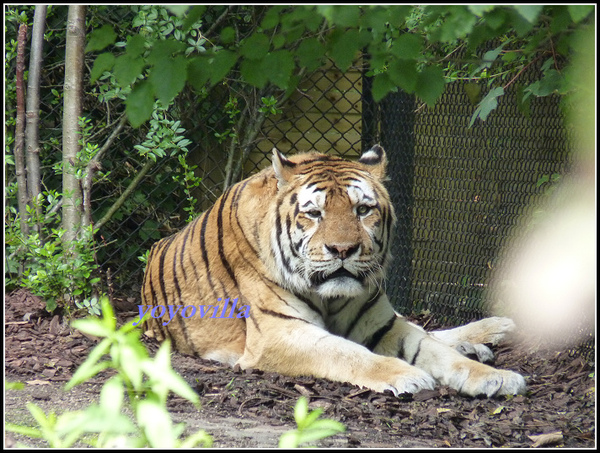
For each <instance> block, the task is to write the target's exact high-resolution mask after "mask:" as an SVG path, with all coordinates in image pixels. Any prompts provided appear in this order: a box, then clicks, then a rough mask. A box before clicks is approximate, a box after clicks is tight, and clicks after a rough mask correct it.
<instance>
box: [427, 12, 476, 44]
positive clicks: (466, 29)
mask: <svg viewBox="0 0 600 453" xmlns="http://www.w3.org/2000/svg"><path fill="white" fill-rule="evenodd" d="M446 9H447V10H448V11H449V12H450V15H448V17H446V19H445V20H444V22H443V23H442V24H441V26H439V27H437V29H434V30H433V32H432V37H433V38H434V39H438V40H439V41H442V42H454V41H456V40H457V39H461V38H464V37H465V36H467V35H468V34H469V33H470V32H471V30H473V27H474V26H475V24H476V23H477V16H475V15H474V14H473V13H471V12H470V11H469V9H468V8H467V7H466V6H462V5H452V6H447V7H446Z"/></svg>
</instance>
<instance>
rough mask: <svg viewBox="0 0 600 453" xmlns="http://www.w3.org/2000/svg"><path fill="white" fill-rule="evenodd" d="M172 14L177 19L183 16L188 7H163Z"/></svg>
mask: <svg viewBox="0 0 600 453" xmlns="http://www.w3.org/2000/svg"><path fill="white" fill-rule="evenodd" d="M165 8H167V9H168V10H169V11H170V12H171V13H172V14H175V15H176V16H177V17H181V16H183V15H184V14H185V13H187V12H188V10H189V9H190V6H189V5H165Z"/></svg>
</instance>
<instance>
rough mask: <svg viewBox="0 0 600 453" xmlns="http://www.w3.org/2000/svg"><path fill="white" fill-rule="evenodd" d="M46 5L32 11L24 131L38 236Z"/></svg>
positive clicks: (29, 187) (28, 178) (29, 185)
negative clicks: (41, 82)
mask: <svg viewBox="0 0 600 453" xmlns="http://www.w3.org/2000/svg"><path fill="white" fill-rule="evenodd" d="M46 10H47V6H46V5H39V6H36V7H35V16H34V19H33V32H32V35H31V53H30V57H29V79H28V83H27V112H26V129H25V153H26V156H27V190H28V194H29V199H30V200H32V201H34V203H33V206H34V207H35V209H36V212H37V216H36V218H37V225H36V229H37V232H38V233H39V232H41V225H40V221H41V220H40V219H41V217H42V213H41V201H40V200H38V199H37V198H38V195H39V194H40V193H41V192H42V188H41V186H42V183H41V175H40V143H39V119H40V72H41V68H42V50H43V47H44V26H45V21H46Z"/></svg>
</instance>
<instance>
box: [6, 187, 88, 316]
mask: <svg viewBox="0 0 600 453" xmlns="http://www.w3.org/2000/svg"><path fill="white" fill-rule="evenodd" d="M13 189H14V185H11V186H9V188H8V191H7V192H8V193H9V194H10V193H12V191H13ZM59 199H60V197H59V195H58V194H56V193H55V192H44V193H43V199H42V197H40V199H38V200H34V203H33V204H32V205H30V206H28V207H27V210H28V213H29V218H28V224H29V226H30V229H31V231H34V227H35V226H36V225H41V226H42V230H41V231H40V232H33V233H31V234H29V235H24V234H22V232H21V228H20V222H19V213H18V212H17V209H16V208H15V207H14V206H9V207H8V210H7V217H6V229H5V234H6V238H5V240H6V252H7V255H6V256H7V259H6V272H7V275H6V278H5V281H6V284H7V286H8V287H10V286H13V285H19V286H23V287H25V288H28V289H30V290H31V291H32V292H33V293H34V294H36V295H38V296H40V297H42V298H43V299H44V300H45V301H46V310H48V311H49V312H52V311H54V309H55V308H56V307H57V306H64V307H66V308H67V309H69V302H70V301H77V303H79V302H80V301H82V300H83V299H86V298H87V297H89V296H90V295H91V293H92V291H93V288H94V285H96V284H97V283H98V282H99V280H100V279H99V278H97V277H95V278H92V273H93V272H94V271H95V270H96V269H97V267H98V266H97V265H96V263H95V256H94V245H93V244H94V241H93V239H92V229H91V228H87V229H85V230H84V231H83V234H82V235H81V236H80V237H79V238H78V240H77V241H75V243H74V244H72V247H71V248H70V250H71V251H73V252H75V253H74V255H72V254H71V253H67V252H66V250H65V247H64V244H63V241H62V239H61V238H62V236H63V234H64V232H65V230H64V229H62V228H60V216H59V215H58V212H57V210H56V207H57V204H58V203H59ZM43 202H47V204H43ZM36 205H39V206H42V207H43V208H44V209H43V210H40V211H38V210H37V209H36ZM21 263H27V266H26V269H25V270H24V271H23V273H22V276H19V272H18V270H19V269H18V268H19V266H20V265H21ZM88 306H89V305H88ZM90 308H91V307H90ZM91 312H93V310H91Z"/></svg>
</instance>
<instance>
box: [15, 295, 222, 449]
mask: <svg viewBox="0 0 600 453" xmlns="http://www.w3.org/2000/svg"><path fill="white" fill-rule="evenodd" d="M100 302H101V305H102V313H103V316H102V318H86V319H81V320H78V321H74V322H73V326H74V327H75V328H77V329H79V330H81V331H82V332H85V333H87V334H91V335H95V336H97V337H100V338H103V340H102V341H100V343H99V344H98V345H97V346H96V347H95V348H94V349H93V350H92V351H91V352H90V354H89V356H88V358H87V359H86V360H85V362H84V363H82V364H81V366H80V367H79V368H78V369H77V371H76V372H75V374H74V375H73V377H72V378H71V380H70V381H69V382H68V383H67V385H66V386H65V390H69V389H71V388H72V387H74V386H75V385H78V384H81V383H83V382H85V381H86V380H88V379H90V378H91V377H93V376H94V375H96V374H97V373H98V372H100V371H102V370H105V369H107V368H112V369H114V370H116V371H117V374H116V375H115V376H113V377H111V378H110V379H109V380H108V381H107V382H106V383H105V384H104V386H103V387H102V390H101V392H100V401H99V403H98V404H92V405H90V406H89V407H87V408H85V409H83V410H80V411H72V412H66V413H63V414H61V415H59V416H56V414H55V413H54V412H51V413H50V414H49V415H46V414H45V413H44V412H43V411H42V410H41V409H40V408H39V407H38V406H36V405H35V404H33V403H28V404H27V408H28V409H29V411H30V412H31V414H32V415H33V417H34V418H35V420H36V422H37V423H38V427H33V428H32V427H26V426H19V425H14V424H10V423H7V424H6V430H7V431H12V432H16V433H20V434H23V435H26V436H29V437H37V438H44V439H45V440H47V441H48V443H49V444H50V446H51V447H60V448H67V447H70V446H72V445H73V444H74V443H75V442H77V441H82V442H88V443H90V444H91V445H93V446H95V447H123V448H127V447H129V448H135V447H144V446H150V447H156V448H175V447H183V448H190V447H193V446H195V445H197V444H199V443H202V444H203V445H204V446H205V447H210V446H211V445H212V438H211V437H210V436H209V435H208V434H207V433H205V432H204V431H198V432H197V433H195V434H193V435H191V436H189V437H187V438H185V439H182V440H180V439H179V438H180V436H181V434H182V433H183V430H184V428H185V426H184V425H183V424H177V425H174V424H173V422H172V420H171V416H170V415H169V412H168V410H167V407H166V403H167V395H168V394H169V392H171V391H172V392H174V393H176V394H178V395H179V396H181V397H183V398H185V399H187V400H188V401H190V402H192V403H193V404H194V405H196V406H198V405H199V398H198V395H197V394H196V393H195V392H194V391H193V390H192V389H191V388H190V386H189V385H188V384H187V383H186V382H185V381H184V380H183V379H182V378H181V377H180V376H179V375H178V374H177V373H176V372H175V371H174V370H173V368H172V367H171V359H170V343H169V342H168V341H166V342H164V343H163V344H162V345H161V347H160V348H159V350H158V351H157V353H156V356H155V357H154V358H153V359H151V358H150V357H149V356H148V352H147V351H146V348H145V347H144V346H143V344H142V343H141V342H140V341H139V336H140V329H136V328H135V326H133V324H132V323H126V324H125V325H124V326H122V327H121V328H120V329H118V330H117V329H116V319H115V316H114V313H113V310H112V307H111V306H110V303H109V302H108V298H106V297H103V298H102V299H101V301H100ZM106 354H108V355H109V356H110V359H109V360H101V359H102V358H103V357H104V356H105V355H106ZM123 390H125V391H126V393H127V395H128V398H129V404H130V406H131V409H132V411H133V421H132V420H131V419H130V417H128V416H127V415H125V414H124V413H123V412H122V410H121V409H122V407H123V393H124V392H123ZM92 435H94V437H91V436H92Z"/></svg>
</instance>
